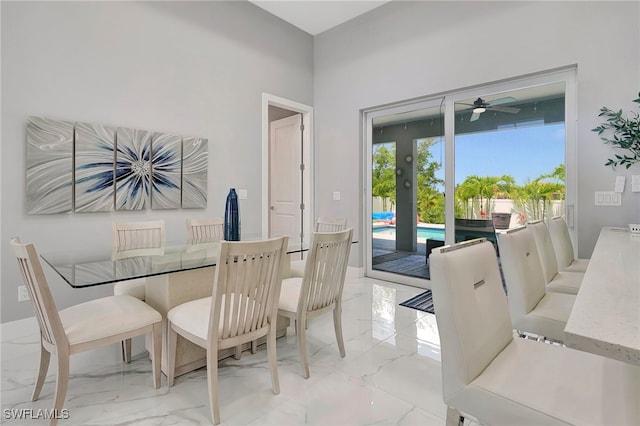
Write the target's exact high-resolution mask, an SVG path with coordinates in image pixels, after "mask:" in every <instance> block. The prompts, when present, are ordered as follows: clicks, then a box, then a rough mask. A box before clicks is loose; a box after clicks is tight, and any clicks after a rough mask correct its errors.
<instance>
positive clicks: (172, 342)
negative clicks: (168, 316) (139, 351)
mask: <svg viewBox="0 0 640 426" xmlns="http://www.w3.org/2000/svg"><path fill="white" fill-rule="evenodd" d="M167 340H168V341H167V383H168V385H169V386H173V381H174V379H175V376H176V346H177V344H178V333H176V332H175V330H174V329H173V327H171V322H170V321H169V322H168V323H167Z"/></svg>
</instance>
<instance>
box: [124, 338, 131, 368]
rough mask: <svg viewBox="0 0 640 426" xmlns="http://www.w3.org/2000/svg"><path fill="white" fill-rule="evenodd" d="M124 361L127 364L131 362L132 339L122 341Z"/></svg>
mask: <svg viewBox="0 0 640 426" xmlns="http://www.w3.org/2000/svg"><path fill="white" fill-rule="evenodd" d="M122 360H123V361H124V362H126V363H129V362H131V339H125V340H123V341H122Z"/></svg>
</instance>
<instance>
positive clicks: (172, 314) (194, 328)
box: [167, 296, 212, 340]
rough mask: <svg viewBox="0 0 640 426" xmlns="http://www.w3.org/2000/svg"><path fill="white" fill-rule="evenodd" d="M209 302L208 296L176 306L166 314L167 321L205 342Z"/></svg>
mask: <svg viewBox="0 0 640 426" xmlns="http://www.w3.org/2000/svg"><path fill="white" fill-rule="evenodd" d="M211 300H212V298H211V296H209V297H204V298H202V299H196V300H192V301H190V302H186V303H183V304H181V305H178V306H176V307H175V308H173V309H171V310H170V311H169V312H168V313H167V319H168V320H169V321H171V322H172V323H173V324H175V325H176V326H178V327H180V328H181V329H183V330H187V331H188V332H189V333H191V334H193V335H195V336H197V337H199V338H200V339H202V340H207V338H208V336H209V315H211Z"/></svg>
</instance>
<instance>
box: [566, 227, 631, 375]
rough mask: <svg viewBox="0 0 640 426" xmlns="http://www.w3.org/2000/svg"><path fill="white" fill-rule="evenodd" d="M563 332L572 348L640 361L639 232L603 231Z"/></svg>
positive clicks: (612, 229)
mask: <svg viewBox="0 0 640 426" xmlns="http://www.w3.org/2000/svg"><path fill="white" fill-rule="evenodd" d="M564 331H565V342H564V343H565V344H566V345H567V346H568V347H571V348H575V349H579V350H582V351H585V352H591V353H594V354H598V355H602V356H606V357H609V358H613V359H617V360H620V361H624V362H628V363H630V364H635V365H640V234H632V233H631V232H629V230H628V229H626V228H612V227H605V228H603V229H602V231H601V232H600V236H599V237H598V242H597V243H596V247H595V249H594V251H593V255H592V256H591V260H590V261H589V266H588V268H587V271H586V273H585V276H584V279H583V281H582V284H581V286H580V290H579V292H578V296H577V297H576V301H575V304H574V306H573V309H572V311H571V315H570V316H569V321H567V326H566V328H565V330H564Z"/></svg>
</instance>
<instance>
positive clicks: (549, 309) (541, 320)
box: [513, 293, 576, 342]
mask: <svg viewBox="0 0 640 426" xmlns="http://www.w3.org/2000/svg"><path fill="white" fill-rule="evenodd" d="M575 300H576V297H575V296H574V295H572V294H563V293H547V294H546V295H545V296H544V297H543V298H542V299H540V302H538V304H537V305H536V307H535V308H534V309H533V310H532V311H531V312H529V313H528V314H527V315H525V316H524V317H522V318H520V319H519V320H518V321H514V324H513V327H514V328H516V329H518V330H521V331H528V332H531V333H535V334H538V335H539V336H542V337H546V338H549V339H553V340H556V341H558V342H563V341H564V328H565V327H566V326H567V321H568V320H569V315H570V314H571V309H572V308H573V304H574V302H575Z"/></svg>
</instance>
